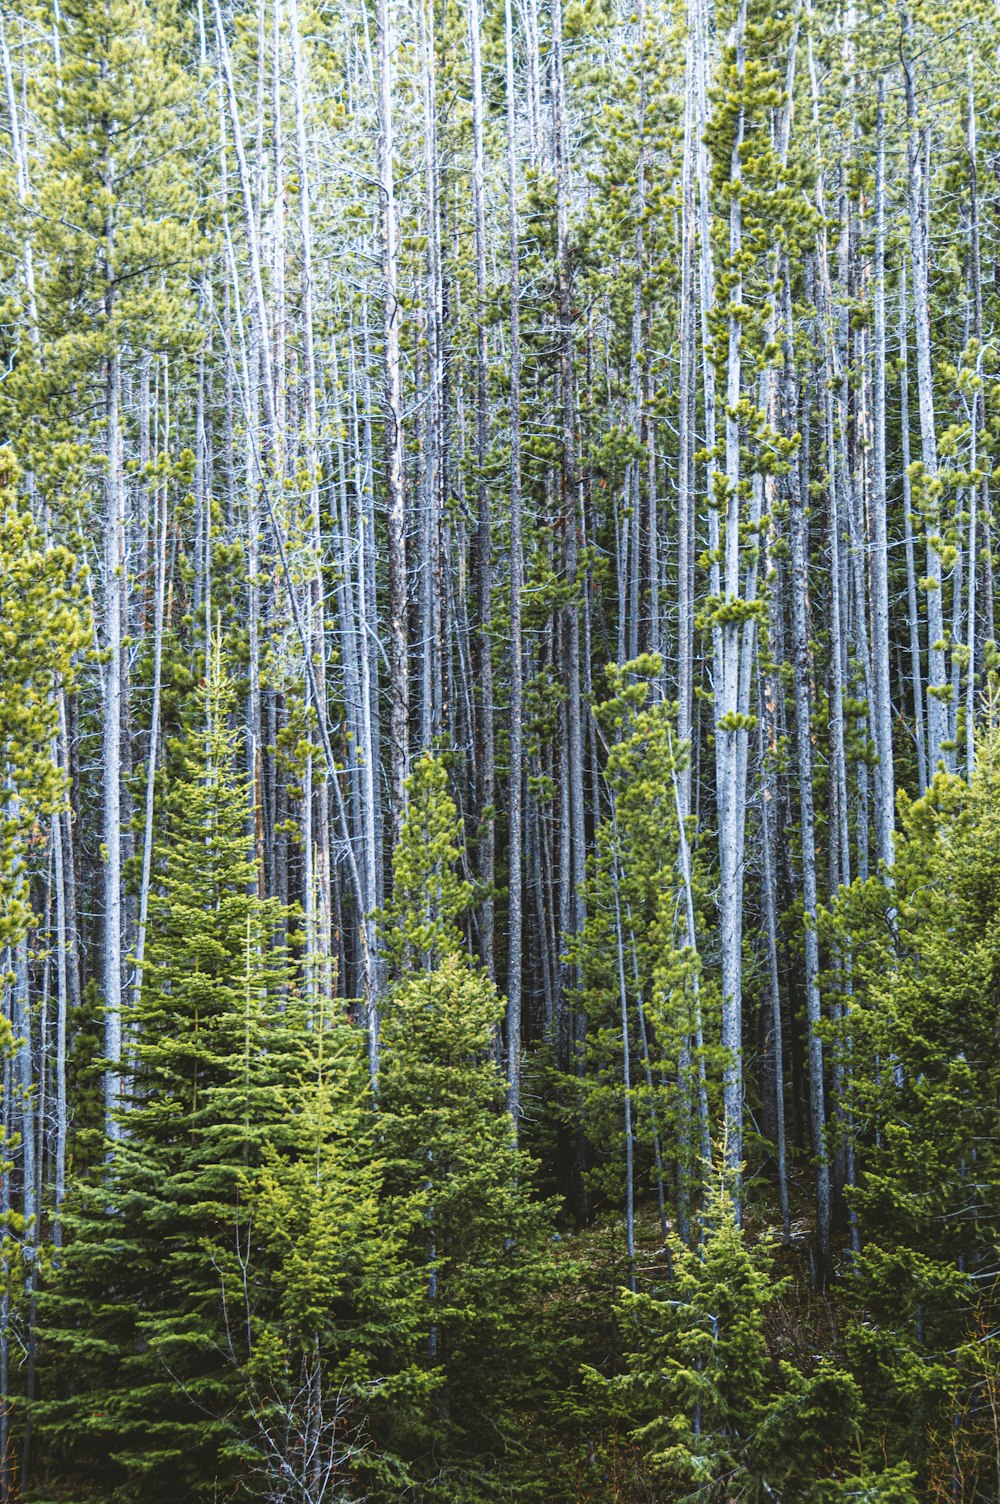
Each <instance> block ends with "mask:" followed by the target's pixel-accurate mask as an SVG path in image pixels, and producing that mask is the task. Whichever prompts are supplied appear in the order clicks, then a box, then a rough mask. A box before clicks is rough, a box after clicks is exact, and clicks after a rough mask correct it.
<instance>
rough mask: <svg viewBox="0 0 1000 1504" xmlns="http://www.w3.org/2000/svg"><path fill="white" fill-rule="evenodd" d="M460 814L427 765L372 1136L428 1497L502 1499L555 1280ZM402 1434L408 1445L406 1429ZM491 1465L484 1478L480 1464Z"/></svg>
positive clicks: (406, 848) (403, 866)
mask: <svg viewBox="0 0 1000 1504" xmlns="http://www.w3.org/2000/svg"><path fill="white" fill-rule="evenodd" d="M457 840H458V819H457V814H456V810H455V806H454V803H453V802H452V800H451V797H450V795H449V793H448V786H447V776H446V773H445V770H444V768H443V766H442V765H441V764H440V763H439V762H436V761H435V760H434V759H432V758H431V757H429V756H428V757H424V758H422V759H421V760H420V761H419V762H418V763H417V765H416V768H415V770H414V772H413V775H412V777H411V778H410V780H409V806H408V813H407V818H406V821H405V823H404V826H403V832H402V838H401V841H400V846H399V849H398V850H397V853H396V865H395V872H396V889H395V892H394V896H393V901H392V904H391V906H390V909H389V915H388V918H389V926H388V929H387V934H388V937H389V939H388V950H389V954H390V957H391V958H392V959H393V960H394V961H395V963H396V966H397V968H398V967H399V966H400V963H401V962H402V960H403V958H404V957H406V958H412V962H411V964H412V966H413V969H412V970H411V971H409V972H404V973H402V974H398V975H397V980H396V981H395V982H394V983H393V984H392V986H391V988H390V993H389V997H388V999H387V1002H386V1006H385V1012H384V1017H383V1023H382V1073H381V1077H380V1082H379V1096H378V1129H377V1132H378V1142H379V1147H380V1152H381V1153H382V1154H384V1156H385V1190H386V1194H387V1196H388V1197H389V1198H390V1205H391V1207H392V1213H391V1214H392V1217H393V1219H394V1220H395V1221H396V1223H397V1224H398V1225H399V1226H400V1227H401V1228H403V1229H404V1230H405V1236H406V1252H407V1258H408V1260H409V1262H410V1265H411V1267H412V1269H413V1270H414V1272H415V1273H417V1274H418V1275H419V1277H420V1280H421V1313H420V1314H421V1348H422V1354H421V1356H422V1361H423V1363H424V1364H425V1365H426V1369H427V1372H428V1374H429V1376H430V1377H431V1378H432V1380H433V1385H434V1388H433V1391H432V1396H431V1405H430V1406H429V1407H428V1408H427V1409H426V1410H425V1411H424V1412H423V1413H422V1414H421V1415H419V1416H415V1417H414V1418H413V1419H412V1421H411V1427H412V1431H411V1434H410V1435H409V1436H407V1437H406V1439H405V1445H406V1447H407V1448H408V1449H410V1448H412V1451H413V1459H414V1462H413V1465H414V1468H415V1470H416V1473H417V1475H418V1477H420V1478H422V1480H423V1484H422V1490H421V1492H420V1494H419V1497H420V1498H422V1499H423V1498H426V1499H428V1500H431V1499H434V1500H441V1501H442V1504H443V1501H446V1500H447V1501H458V1500H466V1499H468V1500H472V1499H484V1498H492V1497H494V1493H493V1491H492V1484H490V1483H489V1482H488V1481H487V1478H486V1476H485V1473H486V1472H488V1471H489V1469H490V1467H491V1460H490V1459H491V1458H492V1459H494V1464H495V1461H496V1459H497V1458H498V1457H499V1456H501V1455H505V1454H507V1453H508V1452H512V1453H513V1455H514V1456H515V1457H516V1453H517V1435H516V1430H517V1428H516V1423H515V1413H516V1409H517V1406H518V1404H519V1403H523V1401H524V1399H525V1395H526V1385H527V1384H528V1382H529V1381H528V1374H529V1372H530V1369H531V1366H532V1362H533V1361H534V1360H533V1359H532V1357H531V1352H532V1342H531V1321H530V1313H531V1308H532V1305H533V1302H534V1300H535V1299H536V1297H538V1296H540V1295H541V1293H542V1292H543V1291H544V1290H545V1289H546V1288H547V1286H548V1285H549V1283H550V1282H551V1277H552V1276H551V1269H550V1266H549V1263H548V1260H547V1257H546V1254H545V1243H546V1234H547V1230H548V1220H549V1218H548V1208H547V1207H546V1206H545V1205H544V1204H541V1203H539V1202H538V1201H537V1200H535V1199H533V1196H532V1181H533V1177H534V1165H533V1164H532V1162H531V1160H530V1159H529V1158H528V1156H527V1155H526V1154H525V1153H523V1152H522V1151H520V1150H518V1149H517V1148H516V1147H515V1143H514V1136H513V1133H512V1129H511V1122H510V1119H509V1117H508V1115H507V1113H506V1111H505V1083H504V1079H503V1077H502V1075H501V1073H500V1071H499V1070H498V1069H497V1064H496V1052H497V1040H498V1031H499V1028H500V1024H501V1020H502V1017H503V1000H502V999H501V997H500V996H499V994H498V992H497V990H496V988H495V987H494V986H493V984H492V983H491V982H490V981H489V979H488V978H487V977H486V975H485V974H484V973H483V972H482V971H481V970H479V968H478V967H477V966H475V965H474V964H473V963H472V962H471V961H470V960H469V959H468V957H467V955H466V954H465V953H464V951H463V949H462V938H461V931H460V929H459V927H458V920H459V917H460V915H461V913H462V909H463V907H464V906H465V905H466V904H467V903H468V901H469V888H468V885H467V884H465V883H464V882H462V881H461V880H460V879H459V878H458V877H457V876H456V869H457V866H458V858H459V848H458V844H457ZM400 1439H401V1442H402V1440H403V1438H402V1437H401V1438H400ZM484 1470H485V1471H484Z"/></svg>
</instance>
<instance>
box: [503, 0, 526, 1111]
mask: <svg viewBox="0 0 1000 1504" xmlns="http://www.w3.org/2000/svg"><path fill="white" fill-rule="evenodd" d="M504 43H505V58H506V75H507V233H508V249H509V276H510V399H509V400H510V789H509V793H508V809H507V819H508V852H509V859H508V868H509V876H508V895H509V896H508V908H507V930H508V935H507V1104H508V1107H509V1109H510V1114H511V1117H512V1118H513V1120H514V1131H515V1133H516V1132H517V1129H518V1124H519V1120H520V1114H521V1047H522V1033H523V1029H522V1016H521V1015H522V975H521V972H522V894H523V875H522V874H523V868H524V855H523V850H522V848H523V824H524V820H523V810H524V774H523V771H522V767H521V764H522V761H523V758H524V738H523V730H524V728H523V725H522V720H523V715H524V661H523V648H522V644H521V593H522V590H523V588H524V555H523V544H522V539H521V282H520V235H519V231H518V215H517V186H518V184H517V141H516V136H515V129H516V98H515V93H514V19H513V0H504Z"/></svg>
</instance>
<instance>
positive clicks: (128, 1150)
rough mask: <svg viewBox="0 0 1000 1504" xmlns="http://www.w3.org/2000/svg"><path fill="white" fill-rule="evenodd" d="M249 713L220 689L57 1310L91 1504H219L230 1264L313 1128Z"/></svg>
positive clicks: (174, 809) (228, 1382) (67, 1473)
mask: <svg viewBox="0 0 1000 1504" xmlns="http://www.w3.org/2000/svg"><path fill="white" fill-rule="evenodd" d="M231 703H232V702H231V692H230V691H229V690H228V688H227V686H226V684H225V682H224V681H220V680H219V679H218V678H215V680H214V682H213V684H212V685H211V686H210V688H209V689H208V690H207V691H206V692H205V694H204V697H203V705H204V718H205V722H206V729H204V730H203V731H202V732H200V733H199V734H197V735H195V736H193V737H192V739H191V742H190V743H189V747H188V751H187V757H186V776H185V778H184V779H183V781H179V782H178V783H177V784H175V786H174V788H173V790H172V798H171V801H170V807H169V814H168V819H167V823H166V827H165V830H164V832H163V836H162V839H161V843H160V845H159V847H158V859H157V864H156V886H155V891H154V893H153V894H152V896H151V900H150V937H149V944H148V948H147V953H146V961H145V965H144V978H143V988H142V994H141V1004H140V1008H139V1011H138V1014H137V1015H135V1016H133V1017H132V1018H130V1020H129V1024H130V1034H131V1044H130V1048H129V1058H128V1059H127V1060H125V1061H123V1062H115V1064H117V1065H118V1066H119V1068H120V1069H121V1070H122V1073H123V1075H124V1078H125V1084H126V1092H127V1103H128V1112H127V1124H128V1132H127V1135H126V1136H124V1137H122V1138H120V1139H118V1140H116V1141H115V1143H114V1144H113V1146H109V1158H108V1160H107V1163H106V1165H104V1166H102V1165H99V1166H98V1168H97V1169H96V1170H95V1171H94V1172H93V1174H92V1175H91V1176H90V1177H89V1178H88V1179H87V1180H85V1181H83V1182H81V1183H79V1184H78V1185H77V1186H76V1187H75V1189H74V1191H73V1193H72V1195H71V1197H70V1198H69V1201H68V1203H67V1225H68V1228H69V1233H70V1243H69V1247H68V1249H67V1251H66V1254H65V1262H64V1266H63V1268H62V1271H61V1275H60V1279H59V1282H58V1284H57V1286H56V1288H55V1289H54V1291H53V1292H52V1294H51V1295H49V1296H48V1297H47V1298H46V1300H45V1302H44V1314H43V1318H42V1324H43V1328H44V1331H45V1340H46V1346H47V1351H48V1352H49V1354H50V1357H51V1359H52V1360H53V1361H56V1360H58V1361H59V1363H60V1372H61V1374H62V1375H63V1377H62V1379H61V1382H60V1386H59V1388H58V1389H57V1390H56V1391H55V1394H54V1395H53V1396H52V1397H51V1398H50V1399H48V1400H47V1402H46V1403H45V1404H44V1405H43V1406H42V1407H41V1410H40V1415H39V1422H40V1424H41V1426H42V1428H43V1431H44V1434H45V1435H46V1437H47V1442H46V1445H47V1448H48V1456H49V1457H50V1458H51V1461H52V1471H53V1475H54V1476H57V1477H58V1476H63V1477H65V1478H68V1479H72V1480H73V1484H74V1489H75V1497H78V1498H95V1499H97V1498H100V1499H101V1500H108V1499H115V1500H119V1499H120V1500H123V1501H124V1500H128V1499H136V1500H139V1499H141V1500H143V1501H145V1504H152V1501H155V1500H158V1499H164V1500H167V1499H175V1498H176V1497H177V1489H178V1486H180V1487H182V1489H183V1490H186V1492H185V1493H184V1497H190V1498H192V1499H196V1498H202V1497H205V1498H212V1497H214V1491H215V1489H216V1486H217V1483H218V1481H219V1480H220V1478H221V1477H222V1469H223V1460H222V1457H223V1451H224V1447H225V1445H226V1443H227V1441H228V1439H229V1437H230V1435H231V1432H232V1429H233V1425H234V1420H233V1407H234V1406H235V1405H236V1403H237V1397H238V1394H239V1386H238V1384H237V1382H236V1379H235V1374H234V1371H233V1364H232V1362H231V1361H229V1360H228V1359H227V1348H228V1344H229V1336H230V1332H229V1329H228V1327H227V1325H226V1323H225V1322H224V1321H223V1315H224V1307H223V1302H222V1299H221V1290H220V1264H221V1263H222V1261H223V1260H224V1259H225V1257H226V1256H227V1255H228V1253H229V1252H230V1251H231V1247H232V1238H233V1231H232V1230H233V1226H234V1223H235V1221H236V1208H237V1205H238V1203H239V1198H240V1194H241V1192H240V1188H241V1185H242V1184H243V1182H244V1178H245V1177H246V1176H247V1175H248V1174H251V1173H252V1172H253V1170H254V1168H255V1167H257V1166H262V1165H263V1163H264V1161H265V1158H266V1157H267V1155H269V1154H271V1153H274V1152H276V1151H278V1152H280V1151H281V1150H282V1149H288V1148H290V1147H291V1146H292V1145H293V1144H294V1143H295V1141H296V1139H297V1136H298V1134H299V1132H300V1128H299V1126H298V1122H297V1117H296V1112H295V1107H294V1103H295V1100H296V1098H295V1092H296V1089H297V1087H298V1086H299V1084H300V1082H301V1080H302V1079H303V1078H305V1077H306V1076H307V1075H308V1073H309V1057H310V1054H311V1049H310V1047H309V1042H308V1036H307V1032H306V1027H305V1025H306V1020H305V1019H304V1018H303V1011H302V1006H301V1003H300V1001H299V998H298V994H297V990H296V978H295V972H294V969H293V968H292V967H291V965H290V962H289V960H288V957H287V956H286V955H285V954H284V953H283V952H282V951H281V950H279V949H277V948H276V947H275V944H274V941H273V936H274V934H275V932H276V931H277V929H278V927H279V924H280V923H281V922H282V920H283V917H284V916H283V913H282V910H281V908H280V905H278V904H277V903H275V902H273V901H262V900H260V899H259V898H258V897H257V896H256V895H257V888H256V871H255V867H254V863H253V862H252V860H251V859H250V855H249V851H248V841H247V834H246V832H247V817H248V798H247V791H246V788H245V785H243V784H241V783H240V782H239V781H238V780H237V779H236V777H235V776H234V774H233V771H232V769H233V759H234V750H235V734H234V733H233V732H232V731H231V730H230V729H229V725H228V719H229V715H230V709H231ZM70 1375H71V1376H72V1377H71V1378H70Z"/></svg>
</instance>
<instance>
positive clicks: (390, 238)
mask: <svg viewBox="0 0 1000 1504" xmlns="http://www.w3.org/2000/svg"><path fill="white" fill-rule="evenodd" d="M375 18H376V32H377V51H378V65H377V92H376V99H377V114H378V137H377V147H378V177H379V211H380V241H381V245H380V250H381V261H382V341H383V348H382V359H383V371H384V381H385V390H384V398H385V402H384V417H385V464H386V523H387V539H388V565H389V809H390V839H391V842H392V847H393V849H395V847H396V845H397V844H398V842H399V835H400V831H401V829H402V823H403V809H404V806H405V800H406V791H405V787H404V785H405V780H406V774H407V769H408V766H409V755H410V754H409V659H408V634H407V620H406V614H407V594H408V592H407V579H406V498H405V492H404V484H405V477H404V450H403V398H402V381H401V372H400V353H399V323H400V306H399V293H398V289H397V246H398V241H399V228H398V225H397V221H396V189H395V177H394V167H393V125H392V51H393V41H392V35H391V29H390V12H389V0H377V4H376V8H375Z"/></svg>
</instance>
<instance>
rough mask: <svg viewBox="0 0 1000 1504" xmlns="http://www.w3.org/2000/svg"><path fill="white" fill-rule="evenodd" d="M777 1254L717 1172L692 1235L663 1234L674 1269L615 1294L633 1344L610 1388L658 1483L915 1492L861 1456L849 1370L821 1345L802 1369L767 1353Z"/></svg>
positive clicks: (903, 1495) (777, 1493)
mask: <svg viewBox="0 0 1000 1504" xmlns="http://www.w3.org/2000/svg"><path fill="white" fill-rule="evenodd" d="M775 1257H776V1250H775V1248H774V1246H773V1245H771V1244H770V1243H769V1242H768V1241H767V1240H765V1239H761V1240H759V1241H758V1240H756V1239H754V1238H753V1237H752V1236H751V1235H749V1234H748V1233H746V1232H745V1231H744V1230H743V1229H742V1228H741V1227H740V1226H739V1224H738V1223H737V1221H736V1217H735V1214H734V1207H733V1202H732V1197H731V1195H730V1193H729V1191H728V1189H727V1187H726V1184H725V1179H724V1176H721V1175H720V1176H717V1177H716V1179H715V1181H714V1183H713V1185H712V1188H711V1191H710V1194H709V1196H708V1198H707V1201H706V1206H705V1210H704V1215H703V1220H702V1225H701V1240H700V1242H699V1243H698V1244H697V1245H696V1246H694V1247H687V1246H685V1245H684V1244H683V1243H682V1242H681V1241H680V1239H678V1238H672V1239H671V1275H670V1278H669V1279H668V1280H667V1281H665V1282H664V1283H662V1284H659V1285H657V1286H655V1287H654V1288H653V1289H652V1290H650V1291H641V1292H640V1293H638V1294H635V1295H633V1294H630V1293H629V1292H628V1291H623V1292H622V1294H621V1298H620V1304H619V1317H620V1321H621V1324H622V1333H623V1336H624V1338H625V1341H626V1343H627V1344H628V1352H627V1354H626V1363H625V1371H624V1372H623V1373H622V1374H620V1375H619V1376H618V1377H617V1378H615V1379H613V1380H612V1381H611V1384H610V1393H611V1395H612V1396H613V1397H614V1399H615V1402H616V1404H617V1405H619V1406H620V1408H621V1413H622V1414H623V1417H626V1418H627V1419H628V1421H629V1423H630V1425H631V1430H630V1435H631V1437H632V1439H633V1440H634V1441H635V1442H636V1443H638V1445H639V1446H640V1448H641V1451H642V1454H643V1457H644V1465H645V1467H646V1468H647V1469H648V1471H649V1474H650V1477H651V1479H653V1480H655V1481H654V1486H655V1487H656V1489H657V1490H658V1491H657V1493H656V1497H657V1498H658V1499H663V1500H665V1501H666V1500H678V1501H679V1500H682V1499H683V1500H688V1499H700V1500H704V1501H712V1504H724V1501H728V1500H731V1499H733V1498H739V1499H745V1500H748V1501H750V1500H752V1501H759V1504H764V1501H765V1500H768V1499H774V1498H780V1499H783V1500H786V1501H788V1504H833V1501H844V1504H846V1501H848V1500H850V1499H859V1498H863V1499H865V1500H878V1501H886V1504H887V1501H889V1500H898V1501H899V1504H910V1501H911V1500H912V1499H913V1497H914V1495H913V1493H912V1491H911V1489H910V1478H909V1473H908V1470H907V1469H906V1468H905V1467H904V1468H899V1469H896V1470H890V1471H889V1473H883V1472H882V1471H881V1470H880V1469H878V1468H876V1469H875V1470H874V1471H868V1470H865V1469H864V1465H863V1460H862V1459H863V1456H864V1451H863V1446H864V1440H865V1438H864V1435H863V1429H862V1423H863V1417H864V1407H863V1401H862V1394H861V1390H860V1388H859V1385H858V1384H857V1382H856V1381H855V1379H854V1378H853V1377H852V1376H851V1375H850V1374H849V1373H848V1372H846V1371H845V1370H844V1369H843V1368H842V1367H838V1366H837V1364H836V1362H835V1361H832V1360H829V1359H826V1358H823V1359H819V1360H818V1361H816V1362H815V1364H813V1365H811V1366H810V1367H809V1368H808V1369H806V1370H805V1371H803V1369H802V1368H801V1366H800V1365H793V1364H792V1363H790V1362H788V1361H782V1360H781V1359H780V1358H778V1357H776V1355H775V1354H774V1353H773V1351H772V1346H771V1342H770V1341H769V1333H768V1318H769V1315H770V1314H771V1312H772V1311H774V1310H775V1309H776V1308H777V1306H778V1305H779V1303H780V1302H781V1300H782V1298H783V1297H784V1296H786V1295H787V1293H788V1286H789V1282H788V1281H787V1280H782V1279H780V1278H777V1277H776V1273H775ZM593 1381H594V1382H600V1381H598V1380H597V1379H596V1375H595V1376H594V1380H593ZM859 1464H861V1466H862V1468H863V1471H862V1472H861V1473H858V1472H856V1471H855V1468H856V1467H857V1466H858V1465H859Z"/></svg>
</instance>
